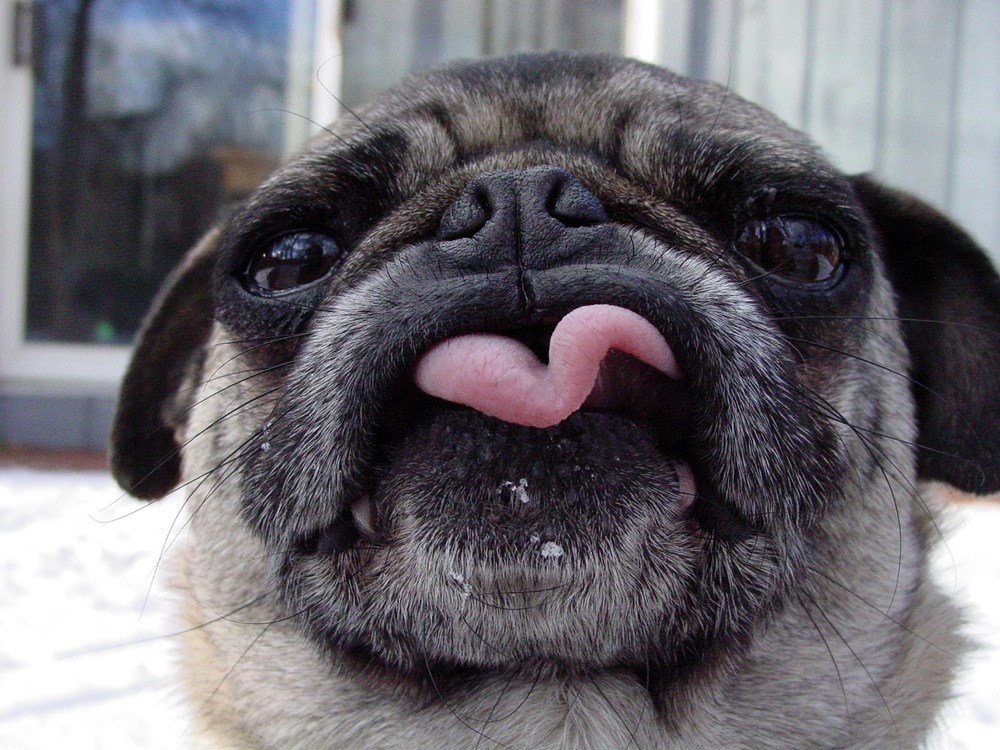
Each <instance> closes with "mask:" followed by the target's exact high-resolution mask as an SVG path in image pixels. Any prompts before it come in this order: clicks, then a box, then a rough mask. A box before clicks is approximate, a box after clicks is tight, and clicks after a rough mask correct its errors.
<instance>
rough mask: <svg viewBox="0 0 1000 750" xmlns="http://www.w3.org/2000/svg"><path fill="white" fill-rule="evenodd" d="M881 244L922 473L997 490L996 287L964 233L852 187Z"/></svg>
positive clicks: (866, 188)
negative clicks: (894, 298)
mask: <svg viewBox="0 0 1000 750" xmlns="http://www.w3.org/2000/svg"><path fill="white" fill-rule="evenodd" d="M853 182H854V187H855V190H856V191H857V194H858V197H859V198H860V199H861V202H862V203H863V204H864V206H865V208H866V209H867V211H868V213H869V215H870V217H871V219H872V221H873V222H874V225H875V228H876V229H877V230H878V233H879V235H880V236H881V242H882V255H883V258H884V261H885V265H886V268H887V271H888V273H889V276H890V278H891V280H892V283H893V286H894V287H895V289H896V294H897V295H898V305H899V315H900V318H902V319H903V333H904V335H905V337H906V344H907V347H908V348H909V350H910V356H911V357H912V360H913V370H912V372H911V377H912V379H913V384H912V389H913V395H914V398H915V400H916V404H917V419H918V423H919V438H918V443H919V448H918V453H917V461H918V471H919V474H920V476H921V477H922V478H924V479H939V480H942V481H944V482H948V483H949V484H951V485H954V486H955V487H957V488H959V489H961V490H964V491H966V492H975V493H980V494H986V493H991V492H997V491H998V490H1000V279H998V278H997V273H996V271H995V270H994V268H993V265H992V264H991V263H990V261H989V259H988V258H987V257H986V255H985V254H984V253H983V251H982V250H980V249H979V247H978V246H977V245H976V243H975V242H973V240H972V238H970V237H969V236H968V235H967V234H966V233H965V232H963V231H962V230H961V229H960V228H959V227H957V226H956V225H955V224H954V223H952V222H951V221H950V220H949V219H947V218H946V217H945V216H943V215H942V214H941V213H939V212H938V211H936V210H935V209H933V208H931V207H930V206H928V205H927V204H926V203H924V202H922V201H919V200H917V199H915V198H913V197H912V196H909V195H907V194H905V193H901V192H898V191H895V190H892V189H889V188H886V187H884V186H882V185H879V184H878V183H876V182H874V181H872V180H871V179H869V178H868V177H859V178H855V179H854V180H853Z"/></svg>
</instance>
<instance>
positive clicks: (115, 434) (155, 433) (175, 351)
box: [110, 230, 219, 499]
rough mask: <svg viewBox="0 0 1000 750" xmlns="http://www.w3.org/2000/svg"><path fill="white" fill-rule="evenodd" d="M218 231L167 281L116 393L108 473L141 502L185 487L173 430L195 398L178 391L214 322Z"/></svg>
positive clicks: (183, 417) (210, 235)
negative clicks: (182, 482) (182, 484)
mask: <svg viewBox="0 0 1000 750" xmlns="http://www.w3.org/2000/svg"><path fill="white" fill-rule="evenodd" d="M218 234H219V232H218V231H217V230H213V231H212V232H210V233H209V234H208V235H207V236H206V237H205V238H204V239H203V240H202V241H201V242H200V243H198V245H196V246H195V247H194V249H193V250H191V252H190V253H188V255H187V256H186V257H185V259H184V260H183V261H182V263H181V265H180V266H178V268H177V269H175V270H174V272H173V273H172V274H171V275H170V276H169V277H168V278H167V280H166V282H165V283H164V285H163V287H162V288H161V289H160V292H159V294H158V295H157V297H156V299H155V300H154V301H153V305H152V307H151V308H150V311H149V313H147V315H146V319H145V321H144V322H143V324H142V329H141V330H140V331H139V337H138V343H137V344H136V347H135V351H134V352H133V354H132V361H131V363H130V364H129V367H128V371H127V372H126V373H125V378H124V380H123V381H122V386H121V389H120V391H119V393H118V405H117V409H116V412H115V419H114V424H113V426H112V428H111V446H110V462H111V473H112V474H113V475H114V477H115V479H116V480H117V481H118V484H119V485H121V487H122V489H124V490H126V491H127V492H129V493H130V494H132V495H135V496H136V497H141V498H145V499H154V498H159V497H163V496H164V495H166V494H167V493H168V492H170V491H171V490H172V489H173V488H174V487H176V486H177V483H178V482H179V481H180V473H181V457H180V446H179V445H178V441H177V436H176V431H177V429H178V428H179V427H182V426H183V423H184V420H185V418H186V413H187V407H188V405H189V400H190V398H191V395H192V394H190V393H187V394H184V393H180V390H181V388H182V387H183V386H184V385H185V384H186V383H187V382H188V380H189V375H190V373H191V369H192V367H195V366H197V364H198V362H199V358H200V353H201V349H202V345H203V344H204V343H205V341H206V339H207V338H208V334H209V331H210V330H211V327H212V320H213V300H212V274H213V271H214V269H215V247H216V243H217V241H218Z"/></svg>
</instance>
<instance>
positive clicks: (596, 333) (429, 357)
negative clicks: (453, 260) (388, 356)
mask: <svg viewBox="0 0 1000 750" xmlns="http://www.w3.org/2000/svg"><path fill="white" fill-rule="evenodd" d="M611 349H614V350H616V351H620V352H625V353H626V354H630V355H632V356H633V357H635V358H636V359H638V360H641V361H642V362H645V363H646V364H647V365H650V366H651V367H653V368H655V369H657V370H659V371H660V372H662V373H664V374H665V375H667V376H668V377H670V378H680V377H681V373H680V369H679V368H678V367H677V361H676V359H675V358H674V353H673V351H672V350H671V348H670V345H669V344H667V342H666V340H665V339H664V338H663V336H662V335H661V334H660V332H659V331H657V330H656V328H654V327H653V325H652V323H650V322H649V321H648V320H646V319H645V318H642V317H641V316H639V315H637V314H636V313H634V312H631V311H630V310H625V309H624V308H621V307H615V306H613V305H589V306H586V307H579V308H577V309H575V310H573V311H572V312H570V313H569V314H568V315H566V316H565V317H564V318H563V319H562V320H561V321H559V324H558V325H557V326H556V328H555V330H554V331H553V332H552V338H551V340H550V342H549V363H548V365H547V366H546V365H544V364H542V362H541V361H539V359H538V358H537V357H536V356H535V354H534V353H533V352H532V351H531V350H530V349H529V348H528V347H527V346H525V345H524V344H522V343H521V342H519V341H516V340H514V339H512V338H509V337H507V336H502V335H499V334H489V333H473V334H466V335H463V336H453V337H451V338H448V339H445V340H444V341H441V342H439V343H437V344H435V345H434V346H432V347H431V348H430V349H428V350H427V351H426V352H424V354H423V355H422V356H421V357H420V360H419V361H418V362H417V367H416V370H415V372H414V379H415V381H416V383H417V386H418V387H419V388H420V389H421V390H423V391H424V392H426V393H429V394H430V395H432V396H437V397H438V398H441V399H444V400H446V401H451V402H454V403H457V404H463V405H465V406H471V407H472V408H473V409H476V410H478V411H481V412H483V413H485V414H489V415H490V416H493V417H497V418H498V419H502V420H504V421H505V422H513V423H515V424H521V425H527V426H530V427H551V426H552V425H555V424H558V423H559V422H562V421H563V420H564V419H566V417H568V416H569V415H570V414H572V413H573V412H575V411H577V410H578V409H579V408H580V407H581V406H583V405H584V403H585V402H587V403H588V404H595V405H600V402H601V399H602V394H601V393H600V383H599V381H598V373H599V372H600V369H601V362H602V360H603V359H604V357H605V355H607V354H608V351H609V350H611Z"/></svg>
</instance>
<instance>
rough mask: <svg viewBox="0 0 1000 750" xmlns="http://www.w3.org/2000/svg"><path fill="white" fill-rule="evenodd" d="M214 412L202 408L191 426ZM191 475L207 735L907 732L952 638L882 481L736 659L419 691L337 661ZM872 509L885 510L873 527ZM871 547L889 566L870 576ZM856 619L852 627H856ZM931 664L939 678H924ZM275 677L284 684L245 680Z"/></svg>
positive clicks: (196, 673) (213, 486)
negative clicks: (689, 668) (698, 671)
mask: <svg viewBox="0 0 1000 750" xmlns="http://www.w3.org/2000/svg"><path fill="white" fill-rule="evenodd" d="M218 417H219V415H217V414H213V413H212V412H211V410H210V409H203V410H201V411H200V412H197V413H196V415H195V418H194V419H193V420H192V423H191V424H190V425H189V432H190V434H191V435H196V434H198V432H199V431H200V430H202V429H203V428H204V426H205V425H206V424H208V423H211V422H213V421H215V420H216V419H218ZM248 418H249V417H248ZM230 419H236V420H238V419H240V417H238V416H237V417H232V416H230ZM240 434H241V431H240V430H239V429H234V430H233V432H232V433H231V434H230V435H228V436H226V435H223V436H221V437H220V436H218V435H217V436H215V439H214V440H213V441H210V440H209V439H208V438H196V439H194V440H193V441H192V445H191V446H190V450H189V452H188V454H187V456H186V459H187V461H188V463H187V465H186V471H187V474H188V476H189V478H191V479H194V478H196V477H200V476H202V475H205V474H207V475H209V476H212V474H211V472H212V471H213V470H214V469H216V468H217V467H218V466H219V464H220V462H222V461H223V460H224V457H225V456H226V455H229V454H230V453H231V452H232V451H233V450H235V449H236V448H237V447H238V444H239V443H238V441H239V435H240ZM227 440H230V441H232V443H233V444H232V445H228V444H227V442H226V441H227ZM192 486H193V487H196V489H194V490H193V492H192V497H191V499H190V501H189V503H190V507H191V509H192V510H193V511H194V514H193V518H192V531H191V533H192V535H193V536H192V539H190V540H189V542H188V545H187V546H186V548H185V550H184V552H183V553H182V555H181V558H180V565H179V569H178V573H177V575H178V578H179V581H178V586H177V587H178V589H179V590H181V591H182V592H183V596H184V622H183V627H184V628H185V629H187V632H186V633H185V635H184V636H183V637H184V639H185V641H186V649H185V650H184V662H183V665H182V668H183V671H184V673H185V683H186V685H187V688H188V690H189V691H190V693H191V696H190V697H191V703H190V704H191V705H192V706H194V708H195V712H196V717H195V719H196V723H198V724H201V725H202V729H203V730H204V732H205V733H206V736H211V737H214V738H216V741H217V743H218V744H217V745H215V746H217V747H240V748H255V749H256V748H268V749H270V748H281V749H282V750H294V749H295V748H303V749H305V748H310V750H311V749H313V748H317V747H319V748H352V750H358V749H361V748H382V749H384V750H392V749H396V748H398V749H399V750H402V749H404V748H406V749H408V750H412V749H413V748H422V747H426V748H440V747H475V746H476V744H477V742H478V743H479V746H480V747H512V748H522V747H523V748H527V747H539V748H549V749H550V750H555V749H556V748H560V749H562V750H573V749H577V748H579V749H582V748H595V749H596V748H615V747H628V746H633V747H642V748H703V747H713V748H745V747H751V746H752V747H755V748H758V747H762V748H769V747H771V748H808V747H816V748H829V747H852V748H873V750H874V748H886V747H889V748H892V747H899V748H907V747H917V746H918V745H919V741H920V739H921V738H922V737H923V736H924V734H925V732H926V730H927V728H928V726H929V725H930V724H931V723H932V722H933V720H934V715H935V711H936V708H937V707H938V706H939V703H940V701H941V700H942V699H943V697H945V696H943V695H942V693H944V692H946V691H947V689H948V688H947V685H948V684H949V682H950V681H949V680H948V679H944V678H943V676H944V675H950V674H952V673H953V672H954V671H955V667H956V662H957V660H958V656H956V655H957V654H959V653H960V652H961V651H962V650H963V644H962V642H961V641H960V640H959V638H958V637H957V636H956V635H954V633H955V632H956V628H957V623H958V616H957V614H956V612H955V610H954V608H953V607H952V605H950V604H949V603H948V602H947V601H946V600H945V599H944V597H943V596H942V595H941V594H940V593H939V592H938V591H937V590H936V589H935V588H934V587H933V584H931V583H928V582H927V576H926V571H925V570H924V568H925V566H926V559H925V554H926V553H925V549H924V546H923V545H921V544H918V543H916V542H913V543H911V544H909V545H907V546H906V547H905V548H904V549H901V550H900V549H898V547H899V538H900V537H899V534H898V526H897V524H904V525H906V526H913V525H915V524H916V520H915V519H913V518H911V517H909V511H908V510H907V509H908V508H910V507H916V504H917V502H918V501H917V500H916V499H911V498H910V497H909V495H912V493H913V490H912V489H909V490H908V489H907V488H905V487H903V486H900V485H898V484H897V485H895V486H889V485H888V484H886V483H885V481H883V482H882V483H881V484H879V485H873V486H872V488H870V492H869V494H868V497H867V502H866V503H865V504H864V505H863V506H857V505H854V504H850V505H845V506H843V507H838V508H836V509H834V510H833V511H831V513H830V515H829V516H828V518H827V520H826V522H825V524H824V528H825V529H826V530H827V533H826V534H825V535H824V538H823V540H821V541H820V542H818V543H817V545H816V548H815V549H813V550H812V558H811V559H812V560H813V566H812V569H811V571H810V573H809V577H808V580H807V581H806V583H805V585H804V587H803V588H802V591H801V593H800V594H798V595H796V596H794V597H793V598H792V599H790V600H789V602H788V604H787V606H786V607H785V609H784V610H783V611H782V612H780V613H779V614H778V615H777V616H776V617H775V619H774V620H773V622H772V623H771V624H770V626H769V627H768V629H767V630H766V632H764V633H762V634H761V635H760V636H759V637H758V638H757V639H756V640H755V641H754V642H753V644H752V646H751V648H750V650H749V651H748V652H747V653H745V654H744V655H742V656H741V657H739V662H738V664H734V663H729V664H724V665H719V667H718V668H717V669H715V670H713V674H712V675H711V679H701V680H699V679H694V680H692V681H691V682H690V683H688V684H687V685H686V686H685V687H684V688H683V690H682V691H681V692H678V691H676V690H675V691H674V692H670V691H665V692H663V693H659V694H658V693H656V691H655V690H654V691H653V692H651V691H650V689H649V685H647V684H646V681H645V680H644V679H643V677H642V675H641V674H640V673H639V672H637V671H636V670H635V669H630V670H627V671H616V670H606V671H601V672H596V673H589V674H583V675H580V676H578V677H575V678H566V677H558V678H557V677H555V676H553V677H550V678H545V679H542V678H539V677H538V676H537V675H536V676H535V677H534V678H532V679H524V678H517V677H511V675H510V674H509V673H508V674H496V673H494V674H492V675H488V676H484V677H482V678H480V679H478V680H476V679H468V680H466V682H465V683H464V685H463V688H462V689H461V690H454V691H451V692H450V693H449V694H448V695H446V696H445V697H443V698H442V697H441V696H440V695H438V694H437V693H436V692H435V691H434V690H433V684H432V683H431V689H430V690H429V691H428V690H424V691H420V692H417V693H415V692H413V691H412V690H411V689H410V686H409V685H407V684H406V683H405V681H404V680H402V679H401V680H400V681H399V682H397V683H395V684H394V683H393V680H392V673H391V671H388V670H382V671H380V672H379V674H373V673H371V672H365V671H364V670H357V669H356V665H352V664H351V663H350V662H341V663H336V662H333V661H331V660H329V659H328V658H326V656H324V654H323V651H322V649H321V648H319V647H318V646H317V645H316V644H315V643H314V642H313V641H312V640H310V639H308V638H305V637H303V634H302V631H301V628H300V627H299V624H298V623H297V622H296V618H295V617H294V616H290V614H291V615H294V613H289V612H287V611H286V610H285V609H284V608H283V607H282V606H281V605H280V603H279V601H278V598H277V596H276V594H275V592H274V591H267V590H261V589H260V588H259V582H262V581H268V580H273V578H272V576H271V572H270V571H269V569H268V566H269V558H268V555H267V554H266V552H265V550H264V548H263V546H262V544H261V542H260V541H259V539H258V538H257V537H255V536H254V535H253V534H252V533H251V532H250V531H249V529H248V528H247V527H246V526H245V525H244V524H243V523H242V521H241V516H240V508H239V498H238V497H237V496H236V493H235V490H234V486H232V485H229V484H227V483H226V482H224V481H223V482H222V483H221V484H217V483H215V482H213V481H212V480H211V479H210V480H209V481H207V482H203V483H201V486H200V487H198V482H197V481H193V482H192ZM920 502H923V500H921V501H920ZM873 517H875V518H881V519H885V523H880V524H876V525H874V526H872V524H871V519H872V518H873ZM862 524H867V525H868V528H867V529H866V533H865V534H864V535H861V536H860V537H859V535H858V533H857V529H858V527H859V526H860V525H862ZM223 528H225V529H226V530H227V533H226V534H225V535H223V534H221V533H220V530H221V529H223ZM846 540H850V544H847V543H846ZM887 550H890V552H888V553H887ZM209 560H210V561H211V564H209ZM834 561H836V564H834ZM873 561H874V564H877V565H880V566H883V567H885V566H888V567H890V568H892V570H891V571H889V573H886V574H884V575H876V576H872V577H868V576H867V573H868V572H870V571H871V566H872V565H873ZM897 570H898V573H897ZM852 571H853V572H854V573H853V577H852ZM234 582H235V585H234ZM803 622H811V623H812V627H806V628H804V627H803ZM861 632H864V633H865V638H864V639H860V638H857V637H854V636H855V634H857V633H861ZM873 633H876V634H878V636H877V637H872V634H873ZM859 643H863V644H864V650H860V649H859V648H858V644H859ZM802 663H808V664H814V665H821V667H820V669H819V670H818V671H811V672H810V673H809V674H804V673H801V670H798V669H795V668H794V665H795V664H802ZM929 664H930V665H933V671H931V672H928V669H931V667H929V666H928V665H929ZM261 665H268V666H267V668H266V670H265V669H262V667H261ZM736 667H738V668H736ZM929 673H932V674H935V675H940V676H942V679H940V680H937V681H931V680H925V679H921V677H920V675H926V674H929ZM283 675H288V679H284V677H283ZM274 681H281V682H282V691H281V692H280V693H274V692H272V691H266V690H259V689H251V688H250V687H249V686H255V685H259V684H260V683H262V682H274ZM376 692H377V693H378V695H379V699H378V700H377V701H375V700H372V696H373V694H375V693H376ZM275 696H277V698H276V697H275ZM776 707H780V710H779V711H778V712H777V713H776ZM418 715H419V717H420V720H419V721H415V720H414V717H415V716H418ZM305 725H308V726H309V730H308V731H307V732H305V733H304V734H303V735H299V734H298V732H300V731H301V729H302V727H303V726H305ZM630 743H631V745H630Z"/></svg>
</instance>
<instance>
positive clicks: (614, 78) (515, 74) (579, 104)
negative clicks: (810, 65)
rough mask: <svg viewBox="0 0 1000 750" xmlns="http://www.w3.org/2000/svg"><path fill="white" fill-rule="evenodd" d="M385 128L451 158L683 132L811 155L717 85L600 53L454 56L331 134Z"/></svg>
mask: <svg viewBox="0 0 1000 750" xmlns="http://www.w3.org/2000/svg"><path fill="white" fill-rule="evenodd" d="M389 130H396V131H397V132H399V133H400V134H401V135H404V136H408V137H407V138H406V139H407V141H408V142H409V144H410V145H411V147H412V146H414V145H419V143H420V142H421V140H426V139H430V140H431V142H432V143H434V144H436V145H438V146H442V145H446V146H447V149H448V150H453V151H454V152H456V153H455V154H454V155H455V156H457V157H459V158H461V157H463V156H467V155H475V154H479V153H483V152H486V151H496V150H498V149H504V148H510V147H514V146H517V145H519V144H524V143H532V142H542V143H548V144H552V145H556V146H565V147H568V148H574V149H584V150H587V151H590V152H595V153H597V154H615V155H617V156H618V157H620V158H621V157H626V156H627V155H628V153H629V152H630V151H631V150H633V149H637V148H640V149H648V148H649V146H650V141H651V139H655V138H656V137H657V136H662V137H666V136H669V137H670V138H671V139H674V140H676V139H678V138H682V137H684V136H688V137H697V138H700V139H702V140H704V139H707V138H711V139H712V140H714V141H715V142H717V143H727V142H736V141H738V142H740V143H744V144H745V143H747V142H752V143H753V145H754V147H755V148H757V149H759V150H761V151H762V152H778V154H777V155H780V156H781V157H782V158H785V159H791V160H795V161H803V160H805V161H814V160H816V159H817V156H816V153H815V150H814V149H813V147H812V146H811V144H810V143H809V142H808V140H807V139H806V138H805V137H804V136H803V135H801V134H800V133H798V132H797V131H795V130H792V129H791V128H789V127H788V126H787V125H785V124H784V123H783V122H781V121H780V120H779V119H777V118H776V117H774V116H773V115H771V114H770V113H768V112H766V111H765V110H762V109H761V108H759V107H756V106H754V105H752V104H750V103H749V102H746V101H745V100H742V99H740V98H739V97H738V96H736V95H735V94H733V93H732V92H730V91H728V90H726V89H725V88H724V87H721V86H719V85H717V84H714V83H710V82H705V81H695V80H691V79H688V78H684V77H682V76H678V75H675V74H673V73H671V72H669V71H667V70H664V69H661V68H657V67H654V66H651V65H646V64H643V63H639V62H637V61H634V60H626V59H621V58H616V57H611V56H607V57H605V56H599V55H595V56H587V55H566V54H549V55H523V56H515V57H511V58H501V59H496V60H484V61H472V62H461V63H456V64H452V65H450V66H447V67H445V68H442V69H438V70H435V71H431V72H428V73H424V74H418V75H415V76H412V77H410V78H409V79H407V80H405V81H404V82H403V83H402V84H401V85H399V86H397V87H396V88H395V89H393V90H392V91H390V92H388V93H387V94H385V95H384V96H382V97H381V98H379V99H377V100H376V101H374V102H373V103H371V104H370V105H368V106H366V107H363V108H360V109H358V110H356V112H355V113H349V114H347V115H346V116H345V117H343V118H341V120H340V122H339V123H338V124H337V125H336V126H335V128H334V130H333V132H334V133H335V136H334V137H335V138H336V139H346V140H354V139H356V138H358V137H362V138H363V137H364V135H365V133H368V134H370V135H371V134H375V133H384V132H387V131H389ZM326 141H327V142H326V143H325V147H326V148H329V147H330V145H331V144H330V143H329V139H326ZM425 145H427V146H429V145H430V144H425Z"/></svg>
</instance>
